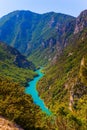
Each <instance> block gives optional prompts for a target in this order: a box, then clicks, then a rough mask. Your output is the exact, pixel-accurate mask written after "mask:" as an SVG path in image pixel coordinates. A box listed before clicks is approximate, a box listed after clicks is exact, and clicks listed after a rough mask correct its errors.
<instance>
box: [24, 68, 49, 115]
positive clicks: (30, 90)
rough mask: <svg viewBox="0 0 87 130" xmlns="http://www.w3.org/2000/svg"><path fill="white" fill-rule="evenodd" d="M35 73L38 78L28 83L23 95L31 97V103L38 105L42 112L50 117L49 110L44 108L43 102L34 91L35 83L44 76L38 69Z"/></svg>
mask: <svg viewBox="0 0 87 130" xmlns="http://www.w3.org/2000/svg"><path fill="white" fill-rule="evenodd" d="M35 72H36V73H37V74H38V76H37V77H35V78H34V79H33V80H32V81H30V82H29V83H28V86H27V87H26V89H25V93H26V94H30V95H31V96H32V98H33V102H34V103H35V104H36V105H38V106H39V107H40V108H41V110H42V111H43V112H45V113H46V114H47V115H51V112H50V110H49V109H48V108H47V107H46V106H45V104H44V101H43V100H42V99H41V98H40V97H39V94H38V91H37V89H36V85H37V82H38V81H39V80H40V79H41V78H42V77H43V76H44V74H43V73H42V72H41V69H38V70H36V71H35Z"/></svg>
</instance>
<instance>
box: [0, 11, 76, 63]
mask: <svg viewBox="0 0 87 130" xmlns="http://www.w3.org/2000/svg"><path fill="white" fill-rule="evenodd" d="M74 20H75V18H74V17H72V16H68V15H64V14H60V13H59V14H58V13H54V12H50V13H46V14H42V15H40V14H36V13H33V12H30V11H15V12H12V13H10V14H8V15H6V16H4V17H2V18H1V19H0V40H1V41H4V42H6V43H7V44H9V45H11V46H13V47H15V48H16V49H18V50H19V51H20V52H21V53H22V54H27V55H30V54H32V55H31V58H30V59H31V60H32V59H36V58H38V57H39V56H40V58H39V59H38V61H39V60H41V59H42V58H43V59H44V61H50V60H51V59H52V57H54V55H55V52H58V53H60V52H61V49H62V48H63V47H64V44H65V40H66V37H67V35H66V31H67V27H68V25H69V24H70V23H71V21H74ZM69 31H70V32H69V33H68V35H70V34H71V33H72V31H73V29H72V28H70V30H69ZM41 52H43V55H42V54H41ZM46 53H47V55H45V54H46Z"/></svg>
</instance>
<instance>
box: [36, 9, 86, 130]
mask: <svg viewBox="0 0 87 130" xmlns="http://www.w3.org/2000/svg"><path fill="white" fill-rule="evenodd" d="M84 15H86V16H87V11H84V12H82V13H81V15H80V16H79V18H80V22H79V24H77V26H78V30H79V31H78V33H75V34H74V35H72V37H70V38H69V39H68V41H67V42H68V45H67V47H66V48H65V49H64V51H63V53H62V54H61V56H60V57H58V58H57V62H56V63H55V64H54V65H51V66H50V67H49V68H47V69H46V70H45V71H46V75H45V76H44V78H43V79H42V80H41V81H40V82H39V83H38V90H39V93H40V95H41V97H42V98H43V99H44V100H45V103H46V104H47V105H48V107H49V108H50V109H51V110H52V111H53V112H54V113H55V116H56V119H55V120H56V123H55V127H56V128H58V129H59V130H61V129H62V130H64V129H69V130H72V129H75V130H77V129H80V130H83V129H84V130H86V129H87V25H86V23H87V19H86V17H84ZM77 19H78V18H77ZM82 19H83V20H82ZM84 19H85V21H84ZM84 23H85V24H84ZM79 25H84V27H83V28H82V29H81V28H80V27H81V26H79ZM80 29H81V30H80ZM75 30H76V29H75Z"/></svg>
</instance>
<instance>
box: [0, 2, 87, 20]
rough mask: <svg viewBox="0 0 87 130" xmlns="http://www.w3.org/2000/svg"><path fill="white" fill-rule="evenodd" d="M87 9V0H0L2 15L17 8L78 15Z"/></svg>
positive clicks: (40, 12) (0, 14) (0, 15)
mask: <svg viewBox="0 0 87 130" xmlns="http://www.w3.org/2000/svg"><path fill="white" fill-rule="evenodd" d="M85 9H87V0H0V17H2V16H4V15H6V14H8V13H9V12H12V11H15V10H30V11H32V12H36V13H39V14H42V13H46V12H51V11H54V12H57V13H64V14H69V15H72V16H75V17H77V16H78V15H79V14H80V12H81V11H83V10H85Z"/></svg>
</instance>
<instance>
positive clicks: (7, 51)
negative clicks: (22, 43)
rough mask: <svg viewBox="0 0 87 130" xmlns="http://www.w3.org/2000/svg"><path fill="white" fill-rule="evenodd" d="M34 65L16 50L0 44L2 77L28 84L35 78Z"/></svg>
mask: <svg viewBox="0 0 87 130" xmlns="http://www.w3.org/2000/svg"><path fill="white" fill-rule="evenodd" d="M34 69H35V67H34V65H33V64H32V63H31V62H29V61H27V60H26V58H25V57H24V56H23V55H21V54H20V53H19V52H18V51H17V50H16V49H14V48H12V47H10V46H8V45H6V44H4V43H1V42H0V75H1V76H3V77H7V78H11V79H12V80H13V81H17V82H20V83H21V84H22V83H26V80H27V79H28V80H30V79H32V78H33V77H34V76H35V73H34V72H33V70H34Z"/></svg>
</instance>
